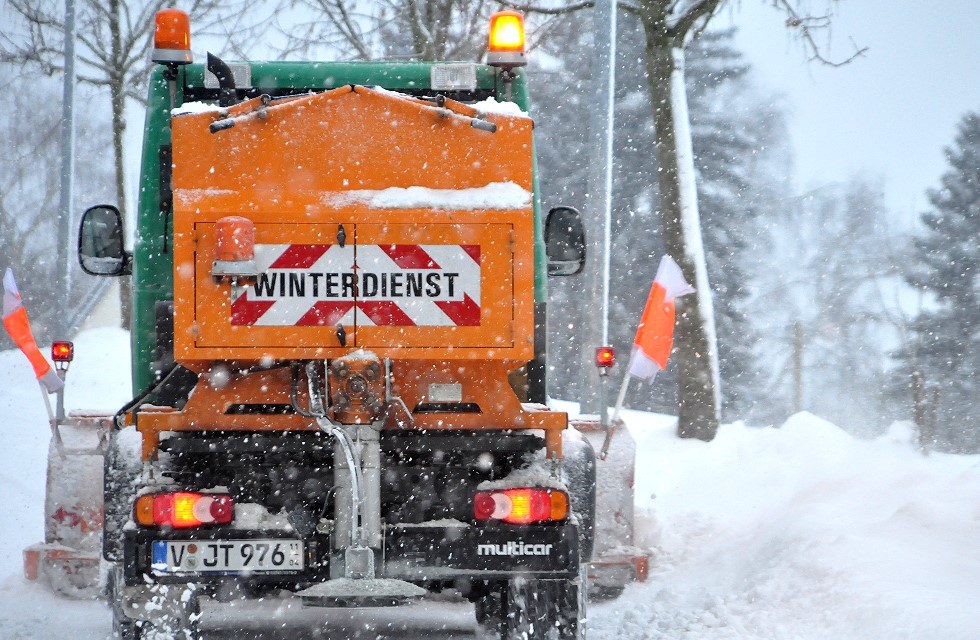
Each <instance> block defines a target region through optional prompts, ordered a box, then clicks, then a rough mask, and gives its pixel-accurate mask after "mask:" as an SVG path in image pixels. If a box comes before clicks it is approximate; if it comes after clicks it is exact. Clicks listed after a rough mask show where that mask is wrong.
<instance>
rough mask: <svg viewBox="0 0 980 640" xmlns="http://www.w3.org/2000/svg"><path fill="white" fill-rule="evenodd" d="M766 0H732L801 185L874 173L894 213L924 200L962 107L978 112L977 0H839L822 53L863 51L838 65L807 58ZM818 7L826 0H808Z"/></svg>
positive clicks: (727, 18) (901, 214) (904, 213)
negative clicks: (778, 113) (777, 97)
mask: <svg viewBox="0 0 980 640" xmlns="http://www.w3.org/2000/svg"><path fill="white" fill-rule="evenodd" d="M770 5H771V2H769V1H768V0H733V1H732V2H731V8H730V9H727V10H723V12H722V14H721V15H719V16H718V17H717V18H716V21H715V22H714V26H716V27H723V26H727V25H729V24H731V23H732V22H733V21H734V23H735V25H736V26H737V27H738V28H739V38H738V42H739V46H740V47H741V49H742V50H743V51H744V52H745V54H746V55H747V57H748V59H749V61H750V62H751V63H752V64H753V67H754V75H755V78H756V82H757V84H758V85H759V88H760V89H761V90H763V91H771V92H776V93H778V94H782V96H784V99H783V100H782V103H783V104H784V105H785V106H786V107H787V111H788V113H787V115H788V118H789V127H790V133H791V135H792V139H793V140H792V141H793V147H794V149H795V163H796V171H795V174H796V184H797V187H798V188H799V189H801V190H803V189H808V188H811V187H815V186H819V185H821V184H825V183H828V182H835V181H842V180H847V179H848V178H850V177H851V176H853V175H855V174H858V175H861V176H864V177H867V178H870V179H872V180H875V179H880V180H881V183H882V186H883V189H884V192H885V203H886V205H887V206H888V207H889V208H890V209H891V211H892V213H893V215H894V217H895V219H896V221H901V222H902V223H907V222H909V221H911V220H912V219H913V218H914V217H915V215H916V214H917V213H919V212H920V211H922V210H924V209H925V208H927V207H928V202H927V200H926V196H925V190H926V189H927V188H932V187H936V186H938V184H939V177H940V175H941V174H942V173H943V172H944V171H945V169H946V162H945V158H944V153H943V147H945V146H949V145H951V144H952V142H953V138H954V136H955V133H956V125H957V123H958V122H959V120H960V119H961V117H962V116H963V114H965V113H966V112H967V111H971V110H980V2H978V1H977V0H933V1H932V2H922V0H841V1H840V2H838V3H834V5H833V6H834V7H835V11H836V15H835V16H834V22H833V27H832V32H833V33H832V35H833V38H832V42H831V48H830V50H829V51H830V54H831V56H832V57H834V58H837V59H841V58H846V57H847V56H848V55H849V54H850V53H851V52H853V51H854V47H853V45H852V40H853V42H854V43H856V44H857V45H858V46H861V47H863V46H867V47H868V48H869V50H868V52H867V53H866V54H865V55H864V57H862V58H859V59H858V60H855V61H854V62H853V63H851V64H849V65H846V66H844V67H841V68H830V67H825V66H822V65H820V64H819V63H816V62H807V59H806V55H805V54H804V52H803V50H802V47H801V46H800V44H799V42H798V41H797V40H795V39H794V38H793V37H792V35H791V34H790V32H789V31H788V29H787V28H786V27H785V26H784V24H783V15H782V14H780V13H779V12H778V11H777V10H775V9H773V8H771V6H770ZM810 5H811V11H812V12H813V13H815V14H817V13H821V12H822V10H823V8H824V7H825V6H826V5H827V2H825V1H824V0H813V1H812V2H810Z"/></svg>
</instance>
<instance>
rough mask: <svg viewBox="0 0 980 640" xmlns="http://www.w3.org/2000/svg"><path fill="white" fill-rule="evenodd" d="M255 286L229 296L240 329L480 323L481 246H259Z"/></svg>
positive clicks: (257, 246) (236, 290) (256, 253)
mask: <svg viewBox="0 0 980 640" xmlns="http://www.w3.org/2000/svg"><path fill="white" fill-rule="evenodd" d="M255 261H256V265H257V266H258V270H259V276H258V279H257V281H256V282H255V284H254V285H250V286H236V287H235V288H234V289H233V291H232V305H231V323H232V324H233V325H237V326H336V325H337V324H345V325H354V326H398V327H406V326H407V327H410V326H419V327H451V326H479V324H480V247H479V245H442V244H435V245H432V244H430V245H400V244H389V245H356V246H355V245H347V246H345V247H340V246H339V245H312V244H260V245H256V247H255Z"/></svg>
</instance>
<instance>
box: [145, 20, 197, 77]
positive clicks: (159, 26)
mask: <svg viewBox="0 0 980 640" xmlns="http://www.w3.org/2000/svg"><path fill="white" fill-rule="evenodd" d="M152 58H153V62H157V63H159V64H172V65H179V64H190V63H191V62H193V61H194V56H193V54H191V20H190V18H188V17H187V14H186V13H184V12H183V11H181V10H180V9H161V10H160V11H157V17H156V26H155V29H154V31H153V55H152Z"/></svg>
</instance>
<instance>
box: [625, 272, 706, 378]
mask: <svg viewBox="0 0 980 640" xmlns="http://www.w3.org/2000/svg"><path fill="white" fill-rule="evenodd" d="M688 293H694V287H692V286H691V285H689V284H688V283H687V281H686V280H684V274H683V272H681V268H680V266H678V264H677V263H676V262H674V259H673V258H671V257H670V256H664V257H663V258H662V259H661V260H660V266H659V267H658V268H657V276H656V278H655V279H654V281H653V286H652V287H650V296H649V297H648V298H647V304H646V307H645V308H644V309H643V317H642V318H641V319H640V326H639V327H638V328H637V330H636V337H635V338H634V339H633V352H632V354H631V355H630V366H629V374H630V375H631V376H636V377H637V378H641V379H643V380H653V378H654V376H656V375H657V372H658V371H661V370H662V369H666V368H667V358H668V357H670V350H671V347H673V345H674V313H675V311H674V298H677V297H679V296H683V295H686V294H688Z"/></svg>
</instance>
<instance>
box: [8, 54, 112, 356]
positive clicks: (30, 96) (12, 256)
mask: <svg viewBox="0 0 980 640" xmlns="http://www.w3.org/2000/svg"><path fill="white" fill-rule="evenodd" d="M0 70H3V71H9V70H8V69H4V68H3V65H0ZM3 77H5V78H6V80H5V81H4V83H3V89H4V92H5V94H6V95H7V96H8V100H7V104H6V108H5V113H4V117H3V118H0V139H2V140H3V141H4V142H5V144H6V145H7V152H6V153H4V154H2V155H0V271H3V270H4V269H6V268H7V267H10V268H12V269H13V270H14V272H15V273H16V275H17V280H18V284H19V285H20V289H21V293H22V294H23V295H24V298H25V300H26V306H27V308H28V313H29V314H30V317H31V323H32V325H33V326H34V333H35V335H36V336H37V338H38V340H39V341H42V342H44V341H49V340H51V339H57V338H62V339H63V338H65V337H67V336H65V335H58V334H57V333H56V330H57V329H59V328H61V327H63V325H64V322H70V320H71V319H72V318H71V316H70V315H67V311H66V310H65V309H64V308H61V307H59V305H58V300H59V296H58V292H59V288H58V285H59V275H60V274H61V273H62V272H63V269H64V268H63V266H62V265H59V264H58V260H57V258H56V256H57V255H58V252H57V250H56V247H55V245H56V243H57V237H58V233H57V226H58V225H57V220H58V217H57V215H53V214H55V213H57V211H58V195H59V193H58V191H59V184H58V181H57V180H56V179H55V180H53V179H52V178H51V177H52V176H56V175H57V174H58V166H59V156H60V146H59V120H60V117H61V112H60V107H59V100H58V98H59V95H60V94H59V91H58V87H57V83H55V82H54V81H52V80H51V79H49V78H43V77H42V78H23V77H16V76H14V77H11V75H9V74H6V73H5V74H3ZM88 98H89V97H88V96H80V100H79V104H83V105H84V104H88V102H89V100H88ZM79 133H80V135H81V136H83V137H85V138H87V139H92V140H98V141H102V140H105V141H108V138H109V122H108V119H107V118H104V117H101V116H100V115H96V116H95V117H93V118H90V119H88V120H87V121H86V122H84V123H82V127H81V128H80V131H79ZM77 173H78V178H79V180H78V182H79V185H80V192H81V195H82V196H83V197H86V198H104V197H105V193H106V192H107V191H108V190H109V185H110V183H111V177H110V173H111V170H110V166H109V164H108V163H105V162H99V161H98V160H96V161H90V162H82V163H78V170H77ZM69 267H70V268H71V269H73V270H74V273H76V274H77V273H79V270H78V268H77V266H75V265H69ZM73 279H74V276H73ZM90 292H91V289H90V288H89V287H86V286H78V287H73V288H72V290H71V292H70V299H69V305H70V306H71V305H75V304H77V303H78V302H79V301H80V300H82V299H83V298H84V297H86V295H88V294H89V293H90ZM11 346H12V344H11V343H10V342H9V341H8V340H7V336H6V332H3V331H0V349H5V348H9V347H11Z"/></svg>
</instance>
